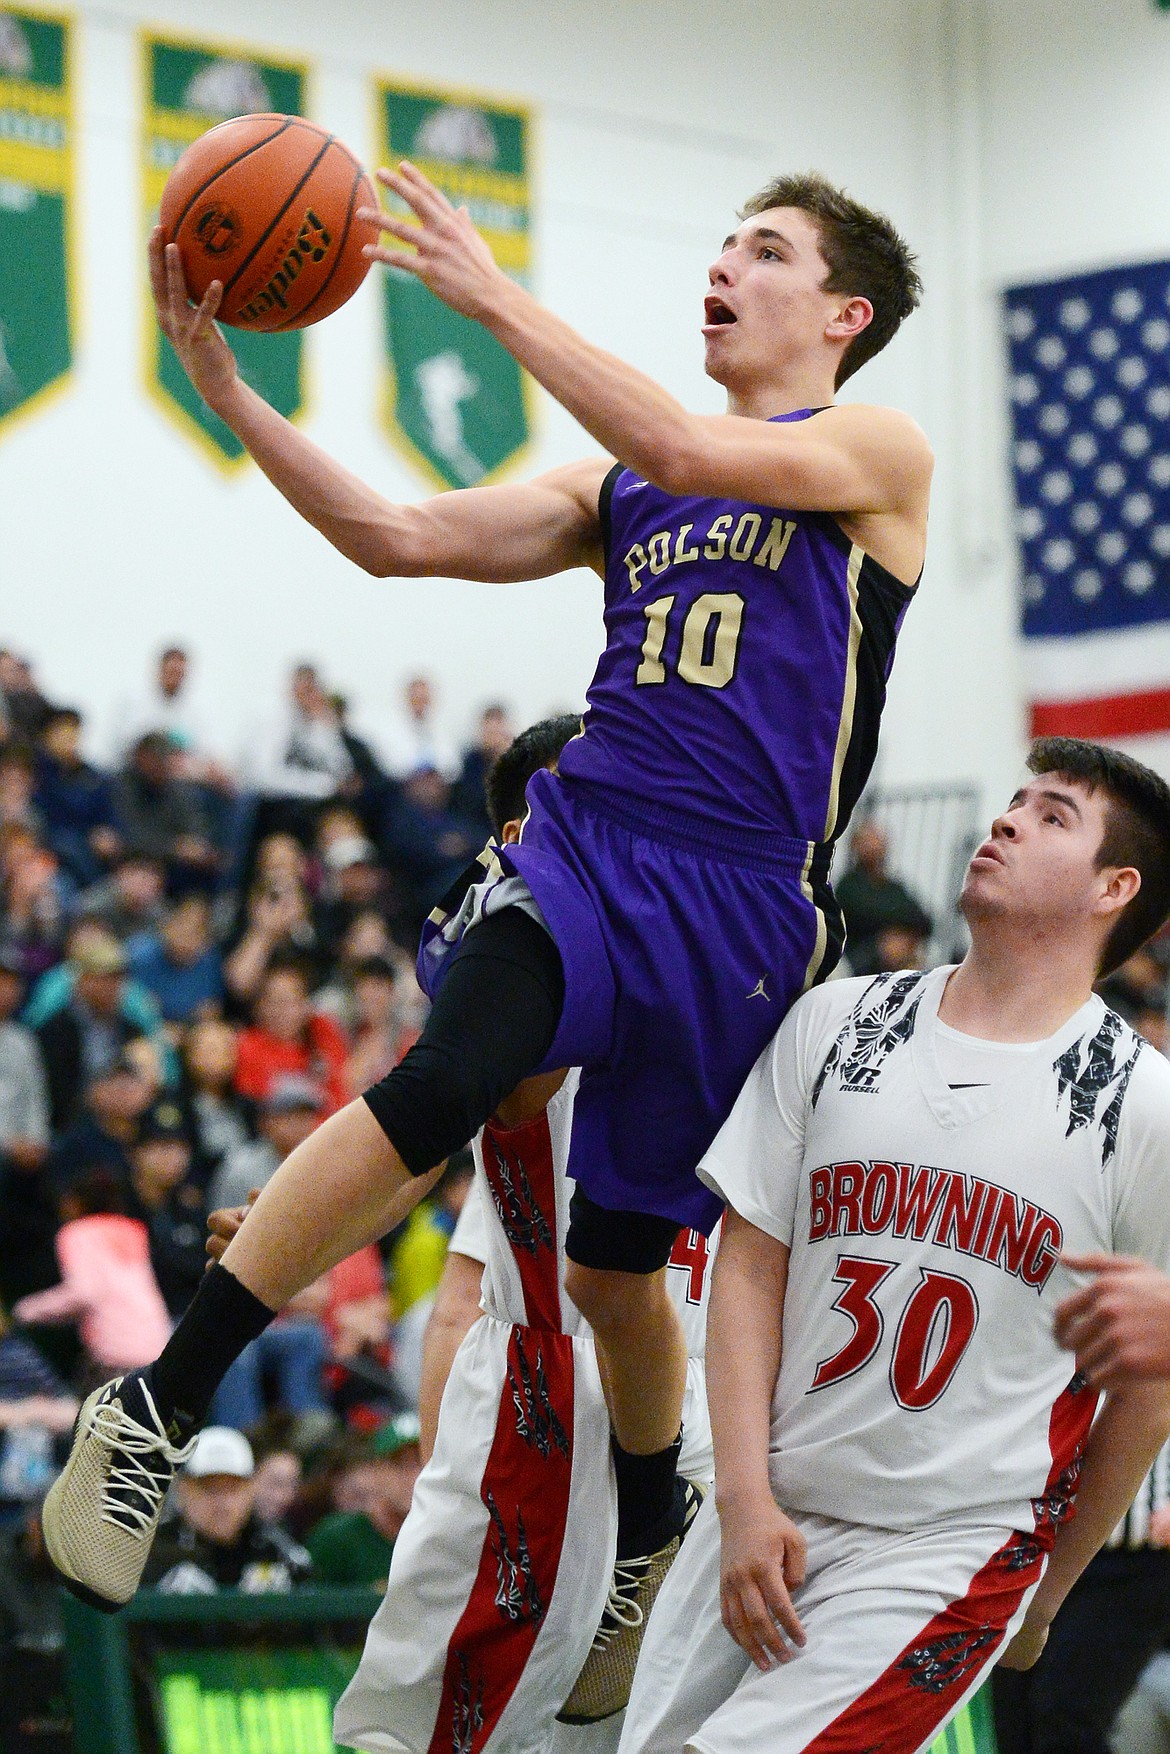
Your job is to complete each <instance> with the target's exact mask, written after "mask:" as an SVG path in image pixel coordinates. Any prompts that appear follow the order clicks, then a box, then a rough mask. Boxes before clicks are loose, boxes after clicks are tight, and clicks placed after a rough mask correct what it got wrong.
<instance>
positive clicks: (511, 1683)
mask: <svg viewBox="0 0 1170 1754" xmlns="http://www.w3.org/2000/svg"><path fill="white" fill-rule="evenodd" d="M484 1155H485V1157H486V1155H487V1153H486V1152H485V1154H484ZM572 1473H573V1342H572V1340H571V1339H570V1338H569V1336H568V1335H567V1334H559V1333H553V1332H550V1331H548V1330H543V1331H539V1332H538V1331H536V1330H534V1329H532V1328H523V1327H518V1326H517V1327H513V1329H512V1332H511V1336H510V1338H509V1341H508V1371H507V1376H506V1378H505V1381H504V1388H503V1393H502V1394H501V1396H500V1409H499V1413H498V1414H497V1417H496V1432H495V1436H494V1438H493V1439H492V1447H491V1452H490V1454H489V1455H488V1460H487V1466H486V1468H485V1469H484V1475H483V1480H482V1482H481V1485H480V1493H479V1495H480V1498H481V1499H482V1500H483V1502H484V1504H485V1505H486V1506H487V1509H488V1517H489V1522H488V1529H487V1534H486V1536H485V1538H484V1543H483V1548H482V1550H481V1552H480V1556H479V1567H478V1570H477V1572H476V1577H475V1582H474V1584H473V1585H472V1589H471V1594H470V1595H469V1597H468V1600H467V1606H466V1607H465V1608H464V1610H463V1613H462V1615H461V1616H460V1618H459V1623H458V1625H457V1626H456V1628H455V1630H454V1632H453V1633H452V1634H451V1642H450V1644H449V1645H448V1646H447V1658H446V1664H445V1666H444V1670H443V1691H442V1697H441V1699H440V1702H439V1711H438V1716H437V1717H436V1719H435V1728H434V1732H433V1734H432V1736H431V1741H430V1747H429V1750H428V1754H478V1750H479V1749H481V1748H482V1747H483V1745H484V1743H485V1742H486V1741H487V1739H488V1737H489V1736H490V1735H491V1734H492V1732H493V1730H494V1729H495V1727H496V1725H497V1724H498V1723H499V1720H500V1717H501V1714H502V1713H503V1711H504V1708H505V1707H506V1705H507V1704H508V1701H509V1700H510V1699H511V1697H512V1695H513V1693H514V1692H515V1691H516V1686H517V1684H518V1682H519V1680H520V1677H521V1675H522V1674H523V1673H524V1667H525V1664H526V1663H527V1661H528V1658H529V1657H530V1655H531V1654H532V1647H533V1645H534V1644H535V1643H536V1638H537V1634H538V1633H539V1631H540V1628H541V1625H542V1624H543V1622H544V1618H545V1615H546V1614H547V1612H548V1607H549V1603H550V1602H551V1600H552V1593H553V1589H554V1586H555V1584H556V1581H557V1571H558V1568H559V1566H560V1559H561V1548H562V1546H563V1544H564V1539H565V1524H566V1521H567V1518H568V1513H569V1488H570V1484H571V1480H572Z"/></svg>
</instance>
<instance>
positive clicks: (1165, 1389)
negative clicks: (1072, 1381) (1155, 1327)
mask: <svg viewBox="0 0 1170 1754" xmlns="http://www.w3.org/2000/svg"><path fill="white" fill-rule="evenodd" d="M1168 1436H1170V1384H1168V1383H1164V1382H1146V1383H1134V1384H1132V1385H1129V1386H1127V1387H1124V1388H1120V1389H1117V1390H1116V1391H1115V1392H1114V1393H1112V1394H1110V1395H1109V1396H1108V1397H1107V1399H1106V1401H1105V1405H1104V1407H1103V1408H1102V1410H1101V1412H1100V1414H1099V1415H1098V1417H1097V1419H1096V1420H1095V1422H1094V1424H1093V1428H1092V1430H1091V1431H1090V1433H1089V1437H1088V1442H1087V1443H1086V1445H1085V1454H1084V1459H1083V1462H1082V1465H1081V1480H1080V1485H1079V1487H1078V1489H1077V1503H1076V1515H1075V1516H1074V1517H1072V1518H1070V1519H1069V1520H1068V1521H1067V1522H1063V1523H1061V1525H1060V1528H1059V1529H1058V1531H1057V1535H1056V1541H1055V1543H1054V1545H1053V1548H1052V1554H1051V1557H1050V1558H1049V1561H1048V1566H1047V1569H1046V1570H1045V1573H1044V1576H1043V1577H1042V1578H1041V1580H1040V1583H1039V1585H1038V1586H1037V1590H1036V1594H1035V1595H1034V1596H1033V1598H1032V1600H1031V1603H1030V1604H1029V1606H1028V1612H1027V1614H1026V1615H1025V1616H1024V1624H1023V1626H1022V1627H1021V1628H1020V1630H1019V1632H1018V1633H1017V1634H1016V1636H1015V1638H1014V1639H1013V1640H1012V1642H1011V1643H1010V1644H1009V1645H1008V1647H1007V1649H1006V1650H1005V1651H1004V1653H1003V1655H1002V1656H1001V1657H1000V1659H999V1660H1000V1663H1001V1664H1002V1665H1003V1667H1004V1668H1005V1669H1030V1668H1031V1666H1032V1664H1033V1663H1034V1662H1035V1661H1036V1659H1037V1658H1038V1657H1039V1655H1040V1652H1041V1651H1042V1650H1043V1648H1044V1644H1045V1640H1046V1639H1047V1637H1048V1628H1049V1627H1050V1626H1051V1624H1052V1621H1053V1619H1054V1617H1055V1615H1056V1611H1057V1609H1058V1608H1059V1607H1060V1605H1061V1603H1062V1602H1063V1601H1064V1599H1065V1597H1066V1596H1067V1595H1068V1592H1069V1591H1070V1590H1071V1589H1072V1587H1073V1585H1074V1583H1076V1581H1077V1578H1078V1577H1080V1575H1081V1573H1082V1571H1083V1570H1084V1569H1085V1566H1086V1565H1087V1564H1088V1563H1089V1561H1090V1559H1092V1557H1093V1555H1094V1554H1095V1553H1096V1552H1098V1550H1099V1549H1100V1548H1101V1547H1103V1546H1104V1545H1105V1542H1106V1541H1107V1540H1108V1539H1109V1537H1110V1535H1111V1534H1112V1533H1113V1531H1114V1529H1115V1528H1116V1527H1117V1525H1118V1523H1119V1522H1120V1521H1121V1519H1122V1517H1123V1516H1124V1515H1125V1513H1126V1511H1127V1510H1128V1509H1129V1507H1130V1505H1131V1504H1132V1503H1133V1501H1134V1498H1135V1496H1136V1495H1137V1491H1138V1488H1139V1487H1140V1486H1141V1483H1142V1481H1143V1480H1144V1479H1145V1477H1146V1474H1147V1473H1148V1472H1149V1469H1150V1467H1151V1466H1152V1464H1153V1461H1154V1457H1155V1456H1156V1455H1157V1453H1158V1451H1159V1450H1160V1449H1161V1448H1162V1445H1163V1444H1164V1443H1165V1442H1166V1439H1167V1437H1168Z"/></svg>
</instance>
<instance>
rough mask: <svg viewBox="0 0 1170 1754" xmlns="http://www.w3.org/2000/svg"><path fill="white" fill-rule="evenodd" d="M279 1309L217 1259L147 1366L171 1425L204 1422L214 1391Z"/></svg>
mask: <svg viewBox="0 0 1170 1754" xmlns="http://www.w3.org/2000/svg"><path fill="white" fill-rule="evenodd" d="M275 1314H276V1311H275V1310H272V1309H269V1307H268V1305H267V1304H266V1303H261V1301H260V1299H259V1298H258V1297H255V1296H253V1294H252V1292H250V1291H249V1290H248V1288H247V1286H246V1285H242V1284H241V1283H240V1281H239V1280H238V1279H237V1278H236V1276H235V1274H234V1273H229V1272H228V1270H227V1268H226V1267H224V1266H222V1265H221V1264H220V1262H219V1261H216V1262H215V1263H214V1264H213V1265H212V1266H211V1267H209V1268H208V1270H207V1272H206V1273H205V1274H204V1275H203V1278H202V1280H201V1281H200V1285H199V1289H198V1291H197V1292H196V1293H195V1296H194V1297H193V1298H192V1299H191V1302H190V1304H189V1305H188V1307H187V1309H186V1310H185V1311H184V1313H183V1315H182V1316H181V1317H180V1319H179V1325H178V1327H177V1328H176V1329H175V1331H174V1333H173V1334H172V1335H171V1337H170V1339H169V1340H168V1341H167V1343H166V1345H165V1346H164V1347H163V1349H162V1352H161V1353H160V1355H159V1357H158V1358H157V1359H156V1360H155V1362H154V1363H153V1364H152V1365H150V1366H149V1368H148V1369H147V1372H146V1383H147V1386H148V1388H149V1389H150V1392H151V1394H152V1396H153V1397H154V1404H155V1406H156V1407H157V1408H158V1411H159V1417H160V1418H161V1420H162V1422H163V1424H164V1425H170V1423H171V1422H172V1420H173V1419H175V1417H176V1416H177V1417H178V1419H179V1421H180V1423H181V1424H182V1425H183V1426H192V1427H193V1426H197V1425H202V1423H203V1421H204V1420H205V1419H206V1417H207V1409H208V1408H209V1407H210V1405H211V1397H212V1396H213V1395H214V1393H215V1391H216V1389H217V1388H218V1387H219V1385H220V1383H221V1382H222V1381H223V1379H224V1377H225V1376H226V1375H227V1373H228V1371H229V1370H230V1368H231V1366H232V1365H233V1364H234V1363H235V1361H236V1359H237V1358H238V1357H239V1356H240V1353H241V1352H242V1351H243V1350H244V1347H245V1346H247V1345H248V1343H249V1342H250V1341H252V1340H255V1339H256V1338H257V1336H258V1335H260V1334H262V1333H263V1332H264V1330H265V1328H266V1327H267V1326H268V1324H269V1322H270V1321H271V1320H272V1318H273V1316H274V1315H275Z"/></svg>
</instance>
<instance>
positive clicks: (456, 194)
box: [411, 105, 528, 207]
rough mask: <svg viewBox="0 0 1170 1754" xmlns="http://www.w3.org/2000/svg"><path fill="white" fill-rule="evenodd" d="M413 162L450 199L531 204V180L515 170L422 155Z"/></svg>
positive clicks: (519, 205) (512, 205)
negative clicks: (499, 169)
mask: <svg viewBox="0 0 1170 1754" xmlns="http://www.w3.org/2000/svg"><path fill="white" fill-rule="evenodd" d="M484 107H485V108H490V105H485V106H484ZM411 162H412V163H416V164H417V166H418V168H419V170H420V171H422V172H423V174H424V176H428V177H429V178H430V179H431V182H432V183H437V184H438V186H439V187H440V188H441V189H443V190H444V192H445V193H446V195H447V198H448V199H449V200H451V201H475V200H484V201H503V202H505V203H506V204H507V205H508V206H509V207H527V206H528V179H527V177H518V176H516V175H515V174H514V172H512V171H490V170H485V169H484V168H483V166H482V165H477V164H449V163H447V162H446V160H444V159H431V158H419V159H417V160H412V161H411Z"/></svg>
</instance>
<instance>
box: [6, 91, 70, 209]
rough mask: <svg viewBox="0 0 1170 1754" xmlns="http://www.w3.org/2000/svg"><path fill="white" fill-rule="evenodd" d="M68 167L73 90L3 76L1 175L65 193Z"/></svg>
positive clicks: (46, 190) (67, 184) (38, 187)
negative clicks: (33, 83)
mask: <svg viewBox="0 0 1170 1754" xmlns="http://www.w3.org/2000/svg"><path fill="white" fill-rule="evenodd" d="M69 170H70V166H69V92H68V90H61V89H60V88H57V87H47V86H43V85H30V84H29V82H28V81H27V80H24V79H0V177H3V178H4V179H6V180H7V181H9V182H13V183H30V184H31V185H32V187H33V188H34V189H40V190H42V191H44V192H45V193H46V194H51V195H63V194H65V193H67V191H68V188H69Z"/></svg>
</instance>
